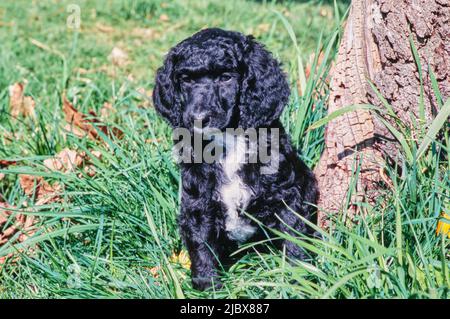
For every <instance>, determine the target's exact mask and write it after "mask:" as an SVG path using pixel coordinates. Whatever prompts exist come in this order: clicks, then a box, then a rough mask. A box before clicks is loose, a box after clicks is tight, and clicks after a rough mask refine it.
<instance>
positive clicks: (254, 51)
mask: <svg viewBox="0 0 450 319" xmlns="http://www.w3.org/2000/svg"><path fill="white" fill-rule="evenodd" d="M244 51H245V53H244V55H243V69H244V70H245V72H244V79H243V82H242V95H241V103H240V121H239V122H240V126H241V127H244V128H249V127H254V128H257V127H267V126H269V125H270V124H271V123H273V122H274V121H275V120H277V119H278V118H279V117H280V115H281V112H282V111H283V108H284V106H285V105H286V104H287V102H288V99H289V85H288V83H287V80H286V76H285V74H284V73H283V71H282V70H281V68H280V64H279V63H278V61H277V60H275V59H274V58H273V57H272V54H271V53H270V52H268V51H267V50H266V49H265V48H264V47H263V45H261V44H259V43H257V42H256V41H254V40H253V37H251V36H248V37H247V38H246V43H245V44H244Z"/></svg>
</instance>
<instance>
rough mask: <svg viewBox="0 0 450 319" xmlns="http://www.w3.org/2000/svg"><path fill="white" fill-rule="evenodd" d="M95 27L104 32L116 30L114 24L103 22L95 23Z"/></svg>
mask: <svg viewBox="0 0 450 319" xmlns="http://www.w3.org/2000/svg"><path fill="white" fill-rule="evenodd" d="M95 27H96V28H97V30H98V31H100V32H103V33H113V32H114V31H115V30H114V28H113V27H112V26H109V25H106V24H102V23H100V22H99V23H97V24H96V25H95Z"/></svg>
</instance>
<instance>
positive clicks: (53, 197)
mask: <svg viewBox="0 0 450 319" xmlns="http://www.w3.org/2000/svg"><path fill="white" fill-rule="evenodd" d="M19 184H20V187H21V188H22V190H23V192H24V193H25V194H26V195H27V196H30V197H31V196H33V195H35V200H36V205H44V204H48V203H52V202H57V201H60V200H61V198H60V196H59V194H60V193H61V190H62V187H61V185H60V184H58V183H54V184H53V185H50V184H49V183H48V182H46V181H45V180H44V179H43V178H42V177H41V176H33V175H28V174H19Z"/></svg>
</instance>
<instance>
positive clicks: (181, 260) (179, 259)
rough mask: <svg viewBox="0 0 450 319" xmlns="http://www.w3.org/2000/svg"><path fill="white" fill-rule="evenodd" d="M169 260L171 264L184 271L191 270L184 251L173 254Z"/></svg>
mask: <svg viewBox="0 0 450 319" xmlns="http://www.w3.org/2000/svg"><path fill="white" fill-rule="evenodd" d="M169 260H170V261H171V262H172V263H178V264H180V265H181V267H183V268H185V269H190V268H191V260H190V259H189V255H188V253H187V252H186V251H185V250H182V251H180V253H179V254H178V255H177V254H176V253H173V254H172V256H170V259H169Z"/></svg>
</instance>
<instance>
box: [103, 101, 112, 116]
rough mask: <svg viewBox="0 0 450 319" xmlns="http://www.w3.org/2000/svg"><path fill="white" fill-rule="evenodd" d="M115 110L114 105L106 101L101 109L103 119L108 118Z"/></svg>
mask: <svg viewBox="0 0 450 319" xmlns="http://www.w3.org/2000/svg"><path fill="white" fill-rule="evenodd" d="M113 111H114V107H113V106H112V104H111V103H109V102H105V103H103V106H102V108H101V109H100V117H101V118H102V119H106V118H108V116H109V115H110V114H111V113H112V112H113Z"/></svg>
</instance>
